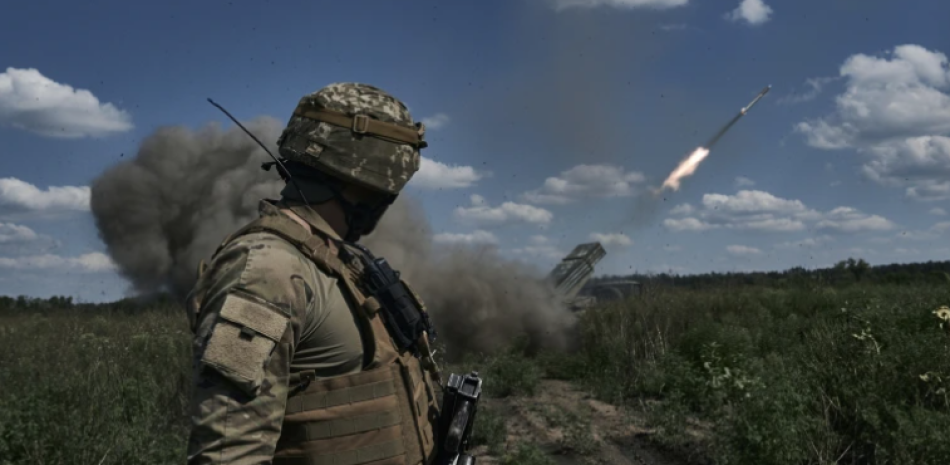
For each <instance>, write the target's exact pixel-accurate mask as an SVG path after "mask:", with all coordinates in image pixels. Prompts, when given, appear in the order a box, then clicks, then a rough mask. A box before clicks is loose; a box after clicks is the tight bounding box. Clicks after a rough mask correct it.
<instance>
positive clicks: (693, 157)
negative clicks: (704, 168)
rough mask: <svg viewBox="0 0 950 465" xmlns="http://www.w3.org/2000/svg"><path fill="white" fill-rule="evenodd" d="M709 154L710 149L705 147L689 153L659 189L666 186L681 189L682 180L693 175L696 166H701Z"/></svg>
mask: <svg viewBox="0 0 950 465" xmlns="http://www.w3.org/2000/svg"><path fill="white" fill-rule="evenodd" d="M708 155H709V149H707V148H705V147H699V148H697V149H696V150H694V151H693V153H691V154H689V156H688V157H686V159H685V160H683V161H682V162H680V164H679V166H677V167H676V169H675V170H673V172H672V173H670V175H669V176H668V177H667V178H666V180H665V181H663V185H662V186H660V189H659V190H663V189H666V188H670V189H673V190H674V191H675V190H679V188H680V180H681V179H683V178H685V177H687V176H691V175H692V174H693V173H694V172H696V168H698V167H699V164H700V163H701V162H702V161H703V160H704V159H706V156H708Z"/></svg>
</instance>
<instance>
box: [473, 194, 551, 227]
mask: <svg viewBox="0 0 950 465" xmlns="http://www.w3.org/2000/svg"><path fill="white" fill-rule="evenodd" d="M470 199H471V202H472V206H470V207H457V208H456V209H455V217H456V218H457V219H458V220H460V221H463V222H471V223H476V224H484V225H501V224H507V223H515V222H519V223H530V224H537V225H541V226H544V225H547V224H548V223H550V222H551V220H552V219H553V218H554V214H552V213H551V212H550V211H548V210H545V209H543V208H539V207H535V206H532V205H525V204H520V203H515V202H504V203H502V204H501V205H499V206H497V207H491V206H489V205H488V202H486V201H485V198H484V197H482V196H480V195H477V194H473V195H472V196H471V197H470Z"/></svg>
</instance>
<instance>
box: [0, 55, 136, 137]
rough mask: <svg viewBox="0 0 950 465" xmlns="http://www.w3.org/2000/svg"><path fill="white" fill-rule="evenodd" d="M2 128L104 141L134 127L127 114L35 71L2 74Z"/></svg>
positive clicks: (81, 90) (12, 70)
mask: <svg viewBox="0 0 950 465" xmlns="http://www.w3.org/2000/svg"><path fill="white" fill-rule="evenodd" d="M0 124H4V125H8V126H12V127H15V128H19V129H23V130H26V131H30V132H33V133H35V134H40V135H43V136H48V137H61V138H80V137H101V136H106V135H109V134H114V133H119V132H125V131H128V130H130V129H132V127H133V126H132V118H131V117H130V116H129V114H128V113H127V112H125V111H123V110H119V109H118V108H116V107H115V106H114V105H112V104H111V103H102V102H100V101H99V99H98V98H96V96H95V95H93V94H92V92H90V91H88V90H85V89H74V88H73V87H72V86H69V85H67V84H61V83H58V82H56V81H53V80H52V79H50V78H48V77H46V76H44V75H43V74H41V73H40V72H39V71H37V70H36V69H33V68H29V69H17V68H7V70H6V72H4V73H2V74H0Z"/></svg>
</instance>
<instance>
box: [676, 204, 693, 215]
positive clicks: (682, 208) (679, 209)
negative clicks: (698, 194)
mask: <svg viewBox="0 0 950 465" xmlns="http://www.w3.org/2000/svg"><path fill="white" fill-rule="evenodd" d="M694 211H696V209H695V208H693V206H692V205H690V204H688V203H683V204H680V205H677V206H675V207H673V208H672V209H671V210H670V214H671V215H689V214H691V213H693V212H694Z"/></svg>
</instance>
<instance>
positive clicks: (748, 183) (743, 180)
mask: <svg viewBox="0 0 950 465" xmlns="http://www.w3.org/2000/svg"><path fill="white" fill-rule="evenodd" d="M754 185H755V181H753V180H751V179H749V178H747V177H744V176H736V181H735V186H736V188H737V189H741V188H743V187H752V186H754Z"/></svg>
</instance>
